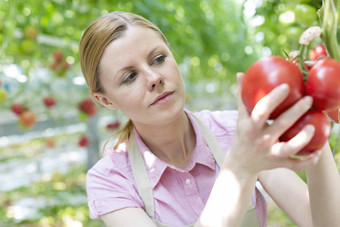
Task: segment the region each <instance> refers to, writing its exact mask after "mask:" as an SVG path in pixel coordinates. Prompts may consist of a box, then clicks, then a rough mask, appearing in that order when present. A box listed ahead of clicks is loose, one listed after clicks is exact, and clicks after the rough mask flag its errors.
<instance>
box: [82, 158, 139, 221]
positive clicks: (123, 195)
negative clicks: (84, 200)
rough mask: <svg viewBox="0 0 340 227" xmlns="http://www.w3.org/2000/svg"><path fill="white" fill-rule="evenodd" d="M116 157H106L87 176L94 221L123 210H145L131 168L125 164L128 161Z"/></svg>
mask: <svg viewBox="0 0 340 227" xmlns="http://www.w3.org/2000/svg"><path fill="white" fill-rule="evenodd" d="M116 156H117V157H115V159H113V158H112V157H110V156H109V155H107V156H105V157H104V158H102V159H101V160H99V161H98V162H97V163H96V164H95V165H94V166H93V167H92V168H91V169H90V170H89V171H88V173H87V175H86V192H87V197H88V206H89V209H90V217H91V218H92V219H96V218H100V215H103V214H106V213H110V212H113V211H116V210H119V209H122V208H127V207H136V208H137V207H139V208H144V204H143V202H142V200H141V198H140V196H139V194H138V192H137V190H136V186H135V181H134V178H133V175H132V171H131V168H129V165H126V164H125V163H126V160H121V157H119V155H116ZM120 156H121V155H120Z"/></svg>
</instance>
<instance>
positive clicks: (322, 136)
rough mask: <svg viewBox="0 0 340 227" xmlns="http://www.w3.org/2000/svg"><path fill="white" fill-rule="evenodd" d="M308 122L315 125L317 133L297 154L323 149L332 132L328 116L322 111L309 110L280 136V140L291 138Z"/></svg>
mask: <svg viewBox="0 0 340 227" xmlns="http://www.w3.org/2000/svg"><path fill="white" fill-rule="evenodd" d="M307 124H312V125H314V127H315V133H314V136H313V137H312V140H311V141H310V142H309V143H308V144H307V145H306V146H305V147H304V148H302V149H301V151H299V152H298V153H297V155H305V154H309V153H312V152H314V151H316V150H319V149H321V148H322V147H323V145H324V144H325V143H326V141H327V140H328V138H329V136H330V134H331V123H330V121H329V120H328V118H327V116H326V115H325V114H324V113H322V112H321V111H317V110H309V111H308V112H307V113H306V114H304V115H303V116H302V117H301V118H300V119H299V120H298V121H297V122H295V124H294V125H293V126H292V127H290V128H289V129H288V130H287V131H286V132H285V133H284V134H283V135H282V136H281V137H280V141H284V142H285V141H288V140H290V139H291V138H293V137H294V136H296V134H298V133H299V132H300V131H301V129H302V128H303V127H304V126H305V125H307Z"/></svg>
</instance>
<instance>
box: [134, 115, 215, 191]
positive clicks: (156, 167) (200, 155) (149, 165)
mask: <svg viewBox="0 0 340 227" xmlns="http://www.w3.org/2000/svg"><path fill="white" fill-rule="evenodd" d="M184 112H185V113H186V114H187V116H188V118H189V120H190V122H191V124H192V126H193V129H194V131H195V134H196V146H195V149H194V151H193V153H192V154H191V157H190V159H189V162H188V164H187V166H186V167H185V168H184V169H179V168H177V167H175V166H173V165H171V164H168V163H166V162H164V161H162V160H161V159H159V158H158V157H157V156H155V155H154V154H153V153H152V152H151V151H150V149H149V148H148V147H147V146H146V145H145V144H144V142H143V141H142V139H141V137H140V136H139V134H138V132H137V130H136V129H135V128H134V129H133V130H134V133H135V136H136V141H137V145H138V148H139V150H140V152H141V154H142V157H143V159H144V163H145V166H146V169H147V171H148V174H149V178H150V183H151V185H152V187H153V188H154V187H155V186H156V185H157V183H158V182H159V180H160V178H161V177H162V175H163V173H164V171H165V170H166V168H172V169H175V170H177V171H179V172H189V171H191V170H192V169H193V168H194V167H195V165H196V164H197V163H199V164H202V165H205V166H207V167H209V168H210V169H212V170H215V169H216V162H215V159H214V157H213V155H212V153H211V152H210V150H209V147H208V145H207V143H206V142H205V139H204V137H203V135H202V133H201V130H200V128H199V126H198V124H197V122H196V120H195V119H194V117H193V116H192V115H191V113H189V112H188V111H186V110H184Z"/></svg>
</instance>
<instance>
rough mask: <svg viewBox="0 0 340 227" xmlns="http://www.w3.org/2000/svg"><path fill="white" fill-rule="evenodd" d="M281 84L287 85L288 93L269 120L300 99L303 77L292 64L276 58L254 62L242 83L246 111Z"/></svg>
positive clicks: (250, 109)
mask: <svg viewBox="0 0 340 227" xmlns="http://www.w3.org/2000/svg"><path fill="white" fill-rule="evenodd" d="M283 83H287V84H288V85H289V87H290V93H289V95H288V97H287V98H286V99H285V100H284V101H283V102H282V103H281V104H280V105H279V106H278V107H277V108H276V109H275V110H274V111H273V112H272V113H271V115H270V119H275V118H276V117H277V116H279V115H280V114H281V113H282V112H284V111H285V110H286V109H288V108H289V107H290V106H292V105H293V104H294V103H295V102H296V101H297V100H299V99H300V98H301V97H302V95H303V92H304V91H303V90H304V88H303V86H304V82H303V75H302V73H301V71H300V69H299V68H298V67H297V66H296V65H295V64H294V63H292V62H290V61H288V60H285V59H283V58H281V57H278V56H273V57H267V58H262V59H260V60H258V61H256V62H255V63H254V64H253V65H251V66H250V67H249V69H248V70H247V71H246V72H245V75H244V78H243V81H242V91H241V97H242V100H243V103H244V105H245V106H246V108H247V109H248V111H249V112H251V111H252V110H253V108H254V107H255V105H256V103H257V102H258V101H259V100H260V99H261V98H263V97H264V96H265V95H267V94H268V93H269V92H270V91H271V90H272V89H273V88H275V87H277V86H278V85H280V84H283Z"/></svg>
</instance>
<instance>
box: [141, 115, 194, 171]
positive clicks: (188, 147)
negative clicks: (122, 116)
mask: <svg viewBox="0 0 340 227" xmlns="http://www.w3.org/2000/svg"><path fill="white" fill-rule="evenodd" d="M135 127H136V129H137V131H138V133H139V135H140V137H141V138H142V140H143V142H144V143H145V145H146V146H148V147H149V148H150V150H151V152H152V153H154V154H155V155H156V156H157V157H158V158H159V159H161V160H163V161H165V162H167V163H169V164H172V165H174V166H176V167H179V168H184V167H185V166H186V165H187V163H188V161H189V159H190V156H191V154H192V152H193V150H194V148H195V144H196V135H195V132H194V129H193V127H192V125H191V123H190V120H189V119H188V117H187V115H186V114H185V113H184V112H183V113H182V114H181V115H180V116H179V117H178V118H177V119H176V120H175V121H174V122H171V123H169V124H166V125H160V126H154V125H152V126H145V125H143V126H141V125H135Z"/></svg>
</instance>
